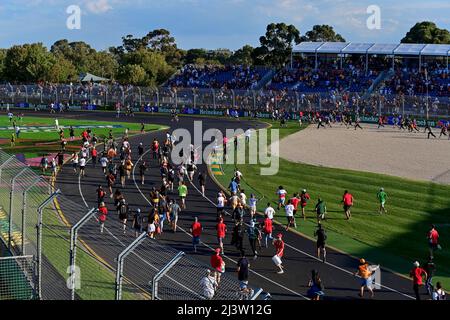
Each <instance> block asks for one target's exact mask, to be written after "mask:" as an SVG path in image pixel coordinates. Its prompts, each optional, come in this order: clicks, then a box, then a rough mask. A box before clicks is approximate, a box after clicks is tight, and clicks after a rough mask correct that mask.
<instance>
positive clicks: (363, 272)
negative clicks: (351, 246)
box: [355, 259, 373, 298]
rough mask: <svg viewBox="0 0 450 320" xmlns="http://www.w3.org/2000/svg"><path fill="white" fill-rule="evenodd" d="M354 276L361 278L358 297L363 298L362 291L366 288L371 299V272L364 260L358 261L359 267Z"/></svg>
mask: <svg viewBox="0 0 450 320" xmlns="http://www.w3.org/2000/svg"><path fill="white" fill-rule="evenodd" d="M355 276H360V277H361V288H360V292H359V296H360V297H361V298H363V297H364V289H365V288H367V290H369V292H370V295H371V298H373V290H372V288H371V285H370V281H371V276H372V272H371V271H370V269H369V264H368V263H367V262H366V260H364V259H361V260H359V267H358V270H357V271H356V273H355Z"/></svg>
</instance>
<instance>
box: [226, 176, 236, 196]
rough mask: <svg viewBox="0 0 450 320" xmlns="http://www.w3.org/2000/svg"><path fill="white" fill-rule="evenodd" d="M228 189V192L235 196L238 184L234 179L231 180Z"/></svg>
mask: <svg viewBox="0 0 450 320" xmlns="http://www.w3.org/2000/svg"><path fill="white" fill-rule="evenodd" d="M228 189H230V192H231V193H234V194H236V193H237V192H238V184H237V182H236V181H235V180H234V179H233V180H231V182H230V185H229V186H228Z"/></svg>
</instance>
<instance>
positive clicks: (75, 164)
mask: <svg viewBox="0 0 450 320" xmlns="http://www.w3.org/2000/svg"><path fill="white" fill-rule="evenodd" d="M71 161H72V166H73V172H74V173H75V174H76V173H77V168H78V162H79V160H78V153H76V152H74V153H73V154H72V159H71Z"/></svg>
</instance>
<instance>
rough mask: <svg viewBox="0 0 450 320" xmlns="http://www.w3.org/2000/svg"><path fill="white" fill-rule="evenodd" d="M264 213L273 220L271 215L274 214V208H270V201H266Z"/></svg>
mask: <svg viewBox="0 0 450 320" xmlns="http://www.w3.org/2000/svg"><path fill="white" fill-rule="evenodd" d="M264 213H265V214H266V215H267V217H268V218H269V219H270V220H273V216H274V215H275V209H274V208H272V205H271V204H270V203H268V204H267V208H266V210H265V211H264Z"/></svg>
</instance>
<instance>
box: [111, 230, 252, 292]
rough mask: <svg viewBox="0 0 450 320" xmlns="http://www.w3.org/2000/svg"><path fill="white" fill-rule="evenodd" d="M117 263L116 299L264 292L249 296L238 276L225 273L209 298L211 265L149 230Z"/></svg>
mask: <svg viewBox="0 0 450 320" xmlns="http://www.w3.org/2000/svg"><path fill="white" fill-rule="evenodd" d="M117 263H118V267H117V275H116V283H117V287H116V290H117V291H116V299H124V300H126V299H130V298H131V299H136V298H137V297H140V298H142V299H147V298H149V297H151V298H152V299H154V300H206V299H214V300H242V299H244V297H245V298H246V299H249V300H250V299H256V298H257V296H258V295H259V293H260V292H261V290H260V289H257V290H255V289H251V290H252V292H253V294H249V295H247V296H245V295H244V294H243V293H242V291H241V290H240V286H239V285H240V283H239V281H238V280H237V278H235V277H233V276H231V275H230V274H228V273H224V274H223V275H222V276H221V281H220V284H219V285H218V287H217V289H216V290H215V293H214V296H213V297H208V295H207V294H205V291H208V288H206V287H205V283H204V279H205V277H207V275H208V273H207V270H208V271H211V270H210V268H209V266H207V265H206V264H203V263H201V262H200V261H198V260H196V259H194V258H192V257H189V256H188V255H186V254H184V252H180V251H177V250H175V249H173V248H171V247H168V246H165V245H162V244H160V243H158V241H157V240H155V239H152V238H149V237H147V235H146V234H145V233H144V234H142V235H141V236H140V237H138V238H137V239H136V241H135V242H133V243H132V244H130V246H129V247H127V248H126V249H125V250H124V251H123V252H122V253H121V254H120V255H119V257H118V261H117ZM202 280H203V283H202ZM249 289H250V287H249Z"/></svg>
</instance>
